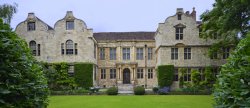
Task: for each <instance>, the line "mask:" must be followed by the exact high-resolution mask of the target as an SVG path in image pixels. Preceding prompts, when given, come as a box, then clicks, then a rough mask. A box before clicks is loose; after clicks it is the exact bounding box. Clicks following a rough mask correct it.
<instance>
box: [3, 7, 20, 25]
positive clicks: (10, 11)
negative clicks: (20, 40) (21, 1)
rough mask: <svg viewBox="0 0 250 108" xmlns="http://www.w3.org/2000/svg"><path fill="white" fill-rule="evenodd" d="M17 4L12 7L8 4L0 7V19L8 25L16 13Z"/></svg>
mask: <svg viewBox="0 0 250 108" xmlns="http://www.w3.org/2000/svg"><path fill="white" fill-rule="evenodd" d="M17 6H18V5H17V4H16V3H14V4H13V5H10V4H3V5H0V18H2V19H4V20H6V21H7V23H8V24H10V22H11V19H12V17H13V15H14V14H15V13H16V12H17Z"/></svg>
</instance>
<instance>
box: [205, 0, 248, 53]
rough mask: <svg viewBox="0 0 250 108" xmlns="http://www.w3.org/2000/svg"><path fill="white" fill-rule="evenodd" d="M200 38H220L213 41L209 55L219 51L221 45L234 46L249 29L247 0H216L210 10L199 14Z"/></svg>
mask: <svg viewBox="0 0 250 108" xmlns="http://www.w3.org/2000/svg"><path fill="white" fill-rule="evenodd" d="M201 20H202V22H203V23H202V33H201V37H202V38H205V39H207V38H214V37H215V36H217V38H218V36H219V37H220V38H221V39H220V40H219V41H218V42H217V43H215V44H214V45H213V46H212V48H211V50H210V53H209V55H211V54H212V53H213V52H215V51H217V52H220V51H219V49H220V48H222V47H228V46H231V47H232V46H234V47H235V46H236V45H237V44H238V42H239V40H240V39H242V38H245V37H246V34H247V32H248V31H249V30H250V22H249V21H250V1H249V0H216V3H214V4H213V9H212V10H211V11H206V12H204V13H203V14H202V15H201Z"/></svg>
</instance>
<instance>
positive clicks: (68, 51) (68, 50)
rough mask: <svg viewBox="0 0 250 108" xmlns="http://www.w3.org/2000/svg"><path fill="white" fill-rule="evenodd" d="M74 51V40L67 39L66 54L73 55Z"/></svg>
mask: <svg viewBox="0 0 250 108" xmlns="http://www.w3.org/2000/svg"><path fill="white" fill-rule="evenodd" d="M73 52H74V43H73V41H72V40H67V41H66V55H71V54H73Z"/></svg>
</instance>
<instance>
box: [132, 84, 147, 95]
mask: <svg viewBox="0 0 250 108" xmlns="http://www.w3.org/2000/svg"><path fill="white" fill-rule="evenodd" d="M134 94H135V95H144V94H145V88H144V87H142V86H137V87H135V88H134Z"/></svg>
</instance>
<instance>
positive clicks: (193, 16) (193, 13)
mask: <svg viewBox="0 0 250 108" xmlns="http://www.w3.org/2000/svg"><path fill="white" fill-rule="evenodd" d="M191 16H192V18H193V19H194V20H195V21H196V11H195V7H193V11H192V13H191Z"/></svg>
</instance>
